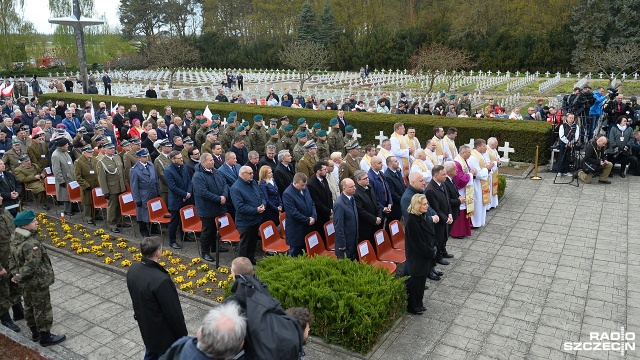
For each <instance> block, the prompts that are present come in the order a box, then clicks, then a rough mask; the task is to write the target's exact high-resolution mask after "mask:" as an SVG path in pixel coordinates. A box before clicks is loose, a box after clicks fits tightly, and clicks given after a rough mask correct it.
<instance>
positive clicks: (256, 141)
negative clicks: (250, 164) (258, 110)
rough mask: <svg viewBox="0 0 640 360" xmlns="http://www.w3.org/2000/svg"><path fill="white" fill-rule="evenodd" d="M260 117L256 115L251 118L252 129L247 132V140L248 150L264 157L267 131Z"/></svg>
mask: <svg viewBox="0 0 640 360" xmlns="http://www.w3.org/2000/svg"><path fill="white" fill-rule="evenodd" d="M262 120H263V119H262V115H260V114H258V115H256V116H254V117H253V122H254V123H253V127H252V128H251V130H249V140H251V147H250V149H251V150H253V151H257V152H258V155H260V156H264V151H265V145H266V140H265V138H266V136H267V130H266V129H265V128H264V125H263V122H262Z"/></svg>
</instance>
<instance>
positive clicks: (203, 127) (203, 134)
mask: <svg viewBox="0 0 640 360" xmlns="http://www.w3.org/2000/svg"><path fill="white" fill-rule="evenodd" d="M199 121H200V127H199V128H198V130H197V131H196V136H195V142H196V146H197V147H198V148H200V147H201V146H202V144H204V143H205V141H207V130H209V125H207V123H208V120H207V119H206V118H202V119H200V120H199Z"/></svg>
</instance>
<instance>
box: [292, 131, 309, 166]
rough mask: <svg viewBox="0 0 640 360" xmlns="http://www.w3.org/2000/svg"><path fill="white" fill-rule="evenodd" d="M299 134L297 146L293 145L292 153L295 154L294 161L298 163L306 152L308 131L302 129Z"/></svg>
mask: <svg viewBox="0 0 640 360" xmlns="http://www.w3.org/2000/svg"><path fill="white" fill-rule="evenodd" d="M297 136H298V142H297V143H296V146H294V147H293V153H292V154H291V155H292V156H293V161H294V162H295V163H296V164H297V163H298V161H300V159H302V157H303V156H304V153H305V151H304V144H306V143H307V133H306V132H304V131H300V132H298V135H297Z"/></svg>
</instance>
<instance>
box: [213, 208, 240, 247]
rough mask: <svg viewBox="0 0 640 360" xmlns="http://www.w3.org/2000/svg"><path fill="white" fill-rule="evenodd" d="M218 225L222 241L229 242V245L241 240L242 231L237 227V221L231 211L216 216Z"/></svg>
mask: <svg viewBox="0 0 640 360" xmlns="http://www.w3.org/2000/svg"><path fill="white" fill-rule="evenodd" d="M216 226H217V227H218V234H219V235H220V241H221V242H223V243H228V244H229V245H233V244H237V243H239V242H240V233H239V232H238V229H237V228H236V223H235V221H233V218H232V217H231V215H229V213H225V214H224V215H220V216H218V217H216Z"/></svg>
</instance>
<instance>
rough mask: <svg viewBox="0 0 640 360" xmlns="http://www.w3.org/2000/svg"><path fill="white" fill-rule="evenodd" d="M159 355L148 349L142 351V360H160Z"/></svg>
mask: <svg viewBox="0 0 640 360" xmlns="http://www.w3.org/2000/svg"><path fill="white" fill-rule="evenodd" d="M160 355H162V354H158V353H157V352H153V351H151V350H149V349H148V348H147V349H145V350H144V360H158V359H160Z"/></svg>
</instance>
